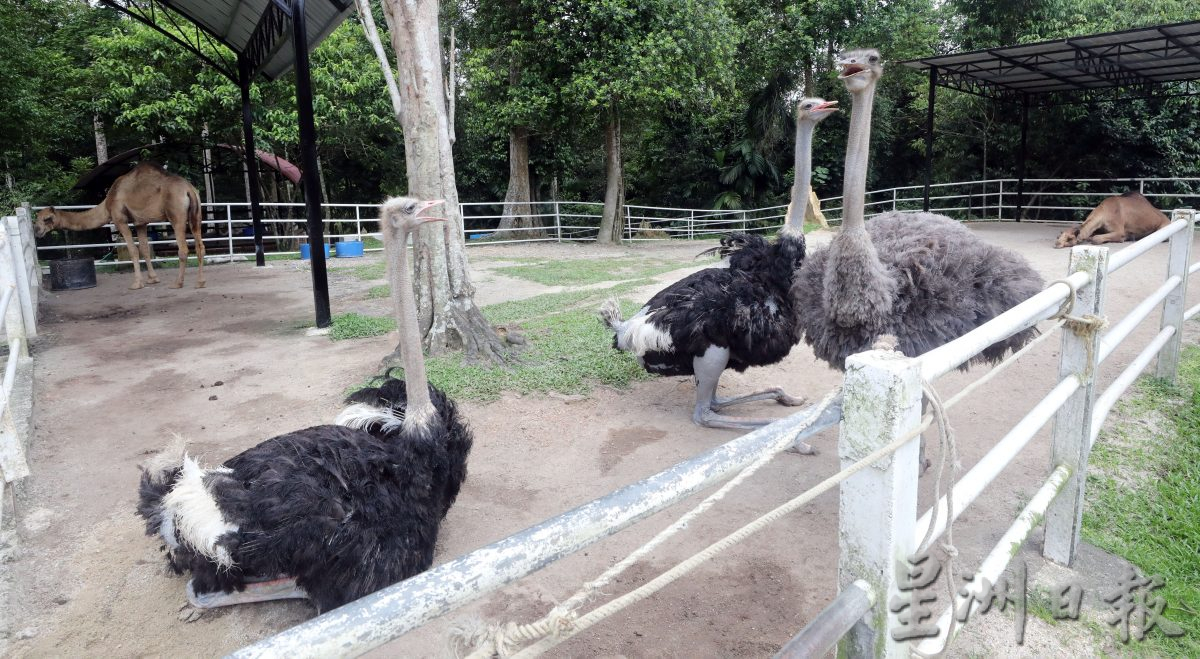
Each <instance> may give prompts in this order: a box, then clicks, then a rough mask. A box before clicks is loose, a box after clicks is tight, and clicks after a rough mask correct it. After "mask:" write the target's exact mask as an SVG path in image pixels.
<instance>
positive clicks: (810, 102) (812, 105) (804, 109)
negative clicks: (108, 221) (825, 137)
mask: <svg viewBox="0 0 1200 659" xmlns="http://www.w3.org/2000/svg"><path fill="white" fill-rule="evenodd" d="M837 111H838V109H837V101H827V100H825V99H823V98H802V99H800V103H798V104H797V105H796V117H797V120H798V121H811V122H813V123H814V124H819V123H821V122H822V121H824V120H825V119H826V118H827V117H829V116H830V115H832V114H833V113H834V112H837Z"/></svg>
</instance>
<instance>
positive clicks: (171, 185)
mask: <svg viewBox="0 0 1200 659" xmlns="http://www.w3.org/2000/svg"><path fill="white" fill-rule="evenodd" d="M162 220H166V221H168V222H170V223H171V228H172V229H174V230H175V241H176V242H177V243H178V244H179V278H178V279H177V280H175V283H174V284H172V285H171V288H182V287H183V273H184V271H185V270H186V269H187V258H188V244H187V231H186V229H187V228H188V227H189V226H190V227H191V230H192V238H193V239H194V240H195V241H196V257H197V258H198V260H199V263H198V264H197V266H196V288H204V240H203V233H202V230H201V227H200V195H199V194H198V193H197V192H196V188H195V187H193V186H192V184H191V183H188V182H187V181H186V180H185V179H183V178H181V177H179V176H175V175H174V174H168V173H166V172H164V171H163V170H162V169H161V168H160V167H159V166H158V165H154V164H151V163H146V162H144V163H141V164H139V165H138V166H137V167H134V168H133V169H132V170H130V171H129V172H128V173H126V174H123V175H122V176H120V177H119V178H118V179H117V180H116V181H114V182H113V184H112V187H111V188H109V189H108V195H107V196H105V197H104V201H103V202H101V203H100V205H98V206H96V207H95V208H90V209H88V210H85V211H81V212H78V213H73V212H70V211H61V210H56V209H55V208H54V207H53V206H51V207H49V208H43V209H42V210H40V211H38V214H37V222H36V223H35V225H34V231H35V233H37V235H38V237H41V236H44V235H45V234H46V232H48V231H52V230H54V229H74V230H76V231H82V230H85V229H96V228H99V227H102V226H104V225H105V224H108V223H109V222H112V223H113V224H114V225H115V226H116V227H117V231H120V232H121V237H123V238H124V239H125V245H126V246H127V247H128V248H129V258H130V259H131V260H132V261H133V284H132V285H131V286H130V287H129V288H130V289H131V290H134V289H138V288H141V287H142V271H141V268H140V267H138V249H137V248H136V247H134V244H133V235H132V234H131V233H130V232H129V225H131V224H132V225H134V226H136V227H137V232H138V242H139V243H141V256H142V259H143V260H145V262H146V281H147V282H149V283H151V284H157V283H158V276H157V275H155V274H154V266H153V265H151V263H150V262H151V260H152V259H153V258H154V250H153V248H152V247H151V246H150V241H149V240H148V237H147V225H149V224H150V223H151V222H159V221H162Z"/></svg>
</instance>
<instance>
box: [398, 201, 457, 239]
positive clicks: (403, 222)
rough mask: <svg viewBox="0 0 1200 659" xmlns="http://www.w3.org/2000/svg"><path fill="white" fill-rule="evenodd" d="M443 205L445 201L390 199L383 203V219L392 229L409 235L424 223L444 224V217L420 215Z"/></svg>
mask: <svg viewBox="0 0 1200 659" xmlns="http://www.w3.org/2000/svg"><path fill="white" fill-rule="evenodd" d="M444 203H446V200H445V199H436V200H433V201H422V200H420V199H414V198H412V197H392V198H391V199H388V200H387V201H385V202H383V211H384V217H385V220H386V221H387V223H388V224H389V225H390V226H391V228H392V229H394V230H398V231H400V232H402V233H409V232H411V231H415V230H416V229H418V228H419V227H420V226H421V225H422V224H425V223H426V222H445V221H446V218H444V217H438V216H436V215H422V214H421V213H424V212H425V211H427V210H429V209H430V208H433V207H434V206H438V205H440V204H444Z"/></svg>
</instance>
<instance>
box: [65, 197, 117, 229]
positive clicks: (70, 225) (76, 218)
mask: <svg viewBox="0 0 1200 659" xmlns="http://www.w3.org/2000/svg"><path fill="white" fill-rule="evenodd" d="M110 219H111V218H110V217H109V215H108V207H107V206H106V205H105V204H104V203H103V202H101V203H100V204H99V205H97V206H93V207H92V208H89V209H87V210H85V211H78V212H75V211H60V210H55V211H54V226H55V227H56V228H59V229H71V230H72V231H84V230H86V229H96V228H98V227H102V226H104V225H105V224H108V222H109V220H110Z"/></svg>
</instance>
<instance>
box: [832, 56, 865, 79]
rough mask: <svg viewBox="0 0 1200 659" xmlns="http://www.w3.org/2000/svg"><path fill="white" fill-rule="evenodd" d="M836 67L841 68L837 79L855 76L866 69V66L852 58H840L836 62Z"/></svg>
mask: <svg viewBox="0 0 1200 659" xmlns="http://www.w3.org/2000/svg"><path fill="white" fill-rule="evenodd" d="M838 68H839V69H841V70H842V71H841V73H839V74H838V80H843V79H845V78H850V77H852V76H856V75H858V74H860V73H862V72H863V71H866V70H867V67H865V66H863V65H861V64H859V63H857V62H855V61H854V60H841V61H839V62H838Z"/></svg>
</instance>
